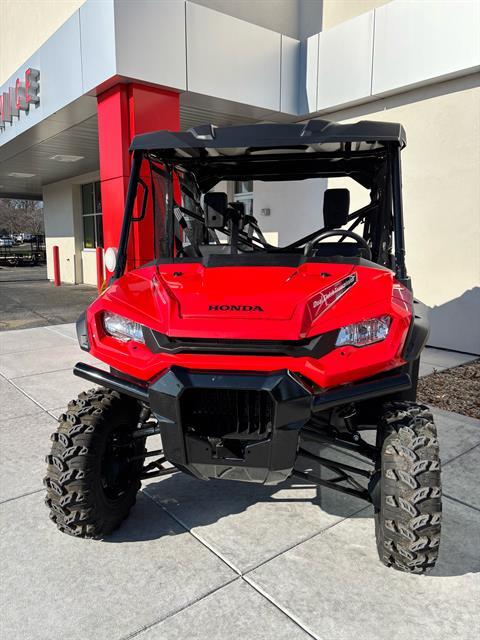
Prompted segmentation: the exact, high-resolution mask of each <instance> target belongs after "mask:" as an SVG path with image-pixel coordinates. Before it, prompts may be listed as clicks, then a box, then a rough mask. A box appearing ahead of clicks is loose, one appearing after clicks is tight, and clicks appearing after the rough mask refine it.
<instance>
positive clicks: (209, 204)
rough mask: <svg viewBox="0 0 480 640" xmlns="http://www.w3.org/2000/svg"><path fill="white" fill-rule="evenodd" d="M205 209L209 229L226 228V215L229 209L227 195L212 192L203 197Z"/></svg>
mask: <svg viewBox="0 0 480 640" xmlns="http://www.w3.org/2000/svg"><path fill="white" fill-rule="evenodd" d="M203 204H204V208H205V224H206V227H207V228H208V229H221V228H222V227H224V226H225V215H226V213H227V209H228V197H227V194H226V193H222V192H220V191H212V192H210V193H206V194H205V195H204V197H203Z"/></svg>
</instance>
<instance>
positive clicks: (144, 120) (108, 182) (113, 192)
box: [97, 83, 180, 277]
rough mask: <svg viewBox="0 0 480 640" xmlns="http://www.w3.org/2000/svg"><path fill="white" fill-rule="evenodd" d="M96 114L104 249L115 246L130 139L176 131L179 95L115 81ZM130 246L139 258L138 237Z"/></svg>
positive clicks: (139, 240) (140, 241)
mask: <svg viewBox="0 0 480 640" xmlns="http://www.w3.org/2000/svg"><path fill="white" fill-rule="evenodd" d="M97 113H98V145H99V155H100V180H101V190H102V213H103V217H102V218H103V239H104V240H103V242H104V247H105V248H108V247H118V242H119V238H120V229H121V226H122V219H123V207H124V203H125V195H126V191H127V186H128V176H129V174H130V156H129V153H128V147H129V146H130V142H131V140H132V138H133V136H134V135H136V134H139V133H147V132H149V131H157V130H159V129H170V130H171V131H178V130H179V128H180V97H179V94H178V93H174V92H173V91H167V90H166V89H160V88H157V87H146V86H143V85H140V84H136V83H132V84H117V85H115V86H114V87H112V88H111V89H109V90H108V91H105V92H104V93H102V94H101V95H99V96H98V98H97ZM145 235H147V234H145ZM132 246H133V247H134V248H133V251H134V253H135V255H134V256H132V258H139V256H140V254H141V253H142V239H141V237H135V239H134V243H133V245H132ZM130 266H131V265H130ZM127 268H128V267H127ZM108 275H109V274H107V277H108Z"/></svg>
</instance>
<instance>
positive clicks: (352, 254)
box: [314, 189, 365, 258]
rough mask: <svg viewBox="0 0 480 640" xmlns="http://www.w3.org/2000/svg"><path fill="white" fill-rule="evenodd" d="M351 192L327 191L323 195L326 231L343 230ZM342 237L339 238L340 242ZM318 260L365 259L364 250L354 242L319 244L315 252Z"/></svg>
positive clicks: (346, 220) (346, 190) (340, 190)
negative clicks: (336, 258)
mask: <svg viewBox="0 0 480 640" xmlns="http://www.w3.org/2000/svg"><path fill="white" fill-rule="evenodd" d="M349 209H350V191H349V190H348V189H327V190H326V191H325V193H324V194H323V227H324V229H325V231H331V230H332V229H341V228H342V227H343V226H344V225H346V224H347V222H348V211H349ZM340 238H341V236H340V235H339V236H338V240H340ZM314 256H315V257H318V258H333V257H335V256H338V257H339V258H342V257H343V258H363V257H365V255H364V250H363V249H362V247H359V246H358V244H355V243H353V242H348V240H347V241H346V242H345V241H343V242H334V241H332V242H319V243H318V244H317V245H316V247H315V251H314Z"/></svg>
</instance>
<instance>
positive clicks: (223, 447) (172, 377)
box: [148, 367, 311, 484]
mask: <svg viewBox="0 0 480 640" xmlns="http://www.w3.org/2000/svg"><path fill="white" fill-rule="evenodd" d="M148 395H149V399H150V408H151V410H152V412H153V413H154V415H155V417H156V418H157V419H158V421H159V422H160V425H161V434H162V444H163V449H164V453H165V457H166V458H167V460H169V461H170V462H172V463H173V464H175V466H177V467H178V468H179V469H182V470H183V471H187V472H189V473H191V474H193V475H194V476H197V477H198V478H202V479H208V478H222V479H231V480H244V481H249V482H260V483H265V484H276V483H277V482H281V481H283V480H285V479H286V478H287V477H288V476H289V475H290V474H291V471H292V468H293V465H294V462H295V457H296V454H297V445H298V435H299V431H300V429H301V428H302V426H303V425H304V424H305V422H306V421H307V420H308V418H309V417H310V411H311V395H310V393H309V392H308V391H307V390H306V389H305V388H304V387H303V386H301V385H300V384H299V383H298V382H296V381H295V380H294V379H293V378H292V377H291V376H290V374H289V373H288V372H287V371H279V372H275V373H271V374H266V375H258V374H241V373H203V372H198V371H195V372H193V371H188V370H186V369H182V368H180V367H172V368H171V369H170V370H168V371H167V372H166V373H165V374H164V375H162V376H161V377H160V378H159V379H158V380H157V381H156V382H154V383H153V384H152V385H151V386H150V387H149V391H148Z"/></svg>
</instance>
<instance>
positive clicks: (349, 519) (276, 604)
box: [0, 324, 480, 640]
mask: <svg viewBox="0 0 480 640" xmlns="http://www.w3.org/2000/svg"><path fill="white" fill-rule="evenodd" d="M79 359H82V360H84V361H85V360H86V361H89V356H88V354H85V353H83V352H81V351H80V350H79V349H78V347H77V345H76V340H75V334H74V327H73V325H72V324H63V325H62V324H57V325H55V326H48V327H38V328H30V329H23V330H17V331H3V332H1V333H0V407H1V417H0V456H1V461H0V502H1V504H0V557H1V558H2V562H1V569H0V570H1V577H0V600H1V601H0V636H1V637H2V638H5V639H6V640H13V639H15V640H52V639H57V638H59V639H60V638H69V639H71V640H103V639H105V640H127V639H128V640H129V639H132V638H138V639H139V640H157V639H158V640H160V639H161V640H171V639H174V638H179V639H182V640H183V639H185V638H189V639H190V638H195V639H199V640H207V639H208V640H214V639H222V640H228V639H233V638H235V639H237V638H245V639H246V640H257V639H263V640H265V639H266V640H279V639H285V640H287V639H288V640H292V639H297V638H298V639H303V638H316V639H321V640H350V639H352V640H353V639H355V640H371V639H377V638H391V639H397V638H398V639H399V640H400V639H402V640H403V639H404V638H405V637H408V638H409V640H416V639H419V640H420V639H421V640H424V639H425V638H429V639H432V640H437V639H445V640H446V639H447V638H448V639H449V640H450V639H451V638H452V637H456V638H459V639H461V640H469V639H472V640H473V639H474V638H477V637H478V629H479V627H480V612H479V607H478V602H479V601H480V554H479V548H480V498H479V491H478V469H479V463H480V421H478V420H473V419H471V418H464V417H462V416H459V415H457V414H452V413H447V412H443V411H436V412H435V415H436V420H437V424H438V428H439V438H440V446H441V451H442V462H443V481H444V493H445V500H444V520H443V537H442V542H441V548H440V560H439V563H438V565H437V567H436V568H435V570H434V571H433V573H431V574H430V575H427V576H414V575H412V576H410V575H405V574H401V573H398V572H395V571H393V570H391V569H387V568H385V567H383V566H382V565H381V564H380V562H379V561H378V560H377V556H376V549H375V539H374V527H373V519H372V510H371V508H370V507H369V506H365V503H363V502H360V501H359V500H358V499H357V498H352V497H350V496H346V495H342V494H338V493H335V492H332V491H330V490H329V489H322V488H320V487H317V486H314V485H311V484H309V483H307V482H301V481H292V482H287V483H284V484H282V485H279V486H276V487H262V486H255V485H245V484H241V483H234V482H231V483H227V482H223V483H221V482H220V483H217V482H209V483H204V482H200V481H196V480H193V479H190V478H188V477H187V476H185V475H183V474H180V473H179V474H175V475H173V476H170V477H164V478H163V479H154V480H150V481H149V483H147V484H146V485H145V486H144V487H143V490H142V492H141V493H140V495H139V499H138V501H137V504H136V506H135V508H134V509H133V512H132V514H131V516H130V518H129V519H128V520H127V521H126V522H125V523H124V525H123V526H122V527H121V528H120V529H119V530H118V531H117V532H116V533H115V534H113V535H111V536H109V537H108V538H107V539H105V540H103V541H90V540H77V539H74V538H71V537H68V536H65V535H63V534H61V533H59V532H58V531H57V530H56V528H55V527H54V525H53V524H52V523H51V522H50V521H49V519H48V512H47V509H46V507H45V506H44V504H43V499H44V490H43V487H42V478H43V474H44V466H45V465H44V456H45V455H46V453H47V452H48V450H49V447H50V441H49V436H50V433H51V432H52V431H54V430H55V428H56V421H55V418H56V416H58V414H59V413H60V412H61V411H62V410H63V409H64V407H65V405H66V403H67V402H68V400H70V399H71V398H73V397H75V396H76V394H77V393H79V392H80V391H82V390H83V389H85V388H88V387H90V386H91V385H90V384H89V383H87V382H85V381H82V380H80V379H78V378H74V377H73V375H72V374H71V367H72V365H73V364H74V362H76V361H77V360H79ZM466 359H468V357H467V356H461V355H459V354H448V353H446V352H442V351H438V350H434V349H429V350H427V351H426V353H425V357H424V361H423V363H422V372H423V373H428V372H429V371H430V370H431V369H432V368H433V367H435V368H437V369H439V368H445V367H448V366H452V365H453V364H456V363H459V361H460V362H462V361H465V360H466ZM157 444H158V443H157ZM153 446H155V447H156V446H157V445H153Z"/></svg>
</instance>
